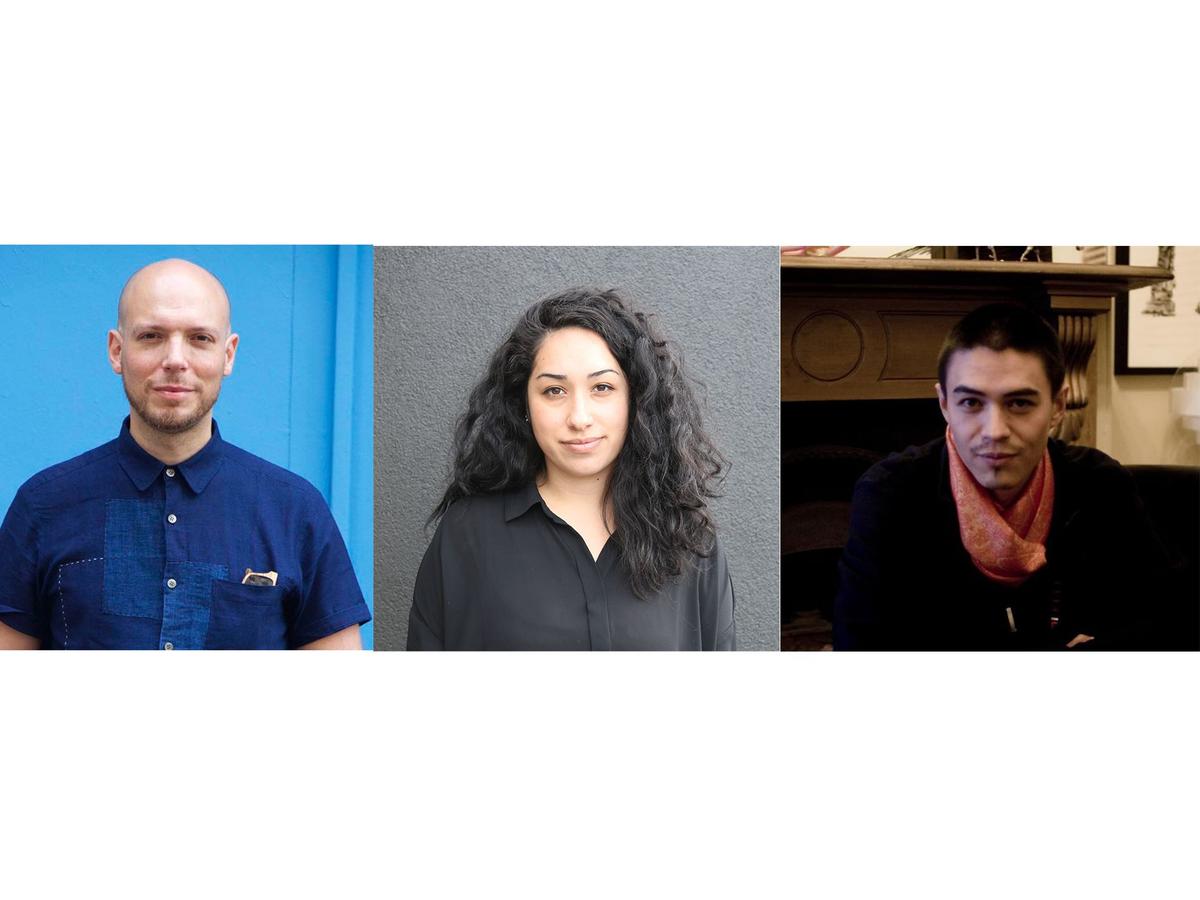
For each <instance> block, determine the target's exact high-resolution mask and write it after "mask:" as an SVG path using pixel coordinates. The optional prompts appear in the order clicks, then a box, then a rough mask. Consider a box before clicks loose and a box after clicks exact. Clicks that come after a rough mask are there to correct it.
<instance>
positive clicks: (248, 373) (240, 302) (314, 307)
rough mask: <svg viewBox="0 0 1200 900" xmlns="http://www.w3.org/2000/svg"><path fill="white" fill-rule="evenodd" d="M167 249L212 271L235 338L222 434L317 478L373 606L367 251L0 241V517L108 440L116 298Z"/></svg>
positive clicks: (117, 390)
mask: <svg viewBox="0 0 1200 900" xmlns="http://www.w3.org/2000/svg"><path fill="white" fill-rule="evenodd" d="M172 256H178V257H182V258H184V259H188V260H191V261H192V262H194V263H197V264H198V265H201V266H204V268H206V269H208V270H209V271H211V272H212V273H213V274H214V275H216V276H217V277H218V278H220V279H221V281H222V283H223V284H224V285H225V288H226V290H227V291H228V292H229V298H230V302H231V304H232V307H233V328H234V331H236V332H237V333H238V334H239V335H241V343H240V344H239V346H238V355H237V361H236V364H235V366H234V370H233V374H232V375H230V376H229V377H228V378H226V379H225V382H224V384H223V385H222V389H221V398H220V400H218V401H217V405H216V407H215V409H214V417H215V418H216V420H217V421H218V422H219V423H220V425H221V434H222V436H224V437H225V438H227V439H228V440H230V441H232V442H233V443H235V444H237V445H238V446H240V447H242V448H244V449H246V450H248V451H250V452H251V453H255V454H257V455H259V456H261V457H263V458H265V459H268V460H270V461H271V462H274V463H277V464H279V465H281V466H284V467H286V468H288V469H290V470H291V471H293V472H296V473H297V474H299V475H302V476H303V477H305V478H307V479H308V480H309V481H311V482H312V483H313V484H314V485H316V487H317V489H318V490H320V491H321V493H322V494H323V495H324V496H325V499H326V500H327V501H328V502H329V505H330V508H331V509H332V510H333V514H334V518H335V519H336V520H337V523H338V527H339V528H340V529H341V531H342V536H343V537H344V538H345V540H346V545H347V546H348V547H349V550H350V557H351V559H352V561H353V563H354V570H355V572H356V573H357V575H358V580H359V583H360V584H361V585H362V589H363V593H364V594H365V595H366V597H367V602H368V603H369V604H370V603H372V596H373V575H374V564H373V555H374V543H373V535H372V527H373V525H372V519H373V493H374V487H373V485H374V462H373V443H374V429H373V423H372V388H373V373H374V368H373V364H372V353H373V344H374V340H373V319H372V296H373V284H374V280H373V279H374V275H373V261H372V260H373V254H372V248H371V247H358V246H355V247H320V246H300V247H265V246H243V247H206V246H124V247H0V360H3V361H4V372H3V377H2V378H0V512H2V511H3V510H7V509H8V505H9V503H10V502H11V500H12V498H13V495H14V494H15V493H16V491H17V488H18V487H20V485H21V483H22V482H24V481H25V480H26V479H27V478H29V477H30V476H31V475H33V474H34V473H35V472H38V471H40V470H41V469H44V468H46V467H47V466H49V465H52V464H54V463H56V462H61V461H62V460H64V459H68V458H70V457H72V456H75V455H76V454H78V453H82V452H83V451H85V450H88V449H90V448H92V447H95V446H97V445H98V444H102V443H104V442H105V441H108V440H111V439H112V438H113V437H115V436H116V434H117V431H118V429H119V427H120V424H121V419H122V418H123V417H124V416H125V415H127V414H128V412H129V407H128V404H127V403H126V400H125V395H124V393H123V392H122V390H121V382H120V378H119V377H118V376H117V375H114V374H113V371H112V369H111V368H109V365H108V359H107V351H106V347H107V343H106V341H107V334H108V330H109V329H110V328H112V327H114V326H115V324H116V313H117V297H118V296H119V295H120V292H121V287H122V285H123V284H124V283H125V280H126V279H127V278H128V277H129V276H130V275H131V274H133V272H134V271H135V270H136V269H138V268H140V267H141V266H144V265H145V264H146V263H150V262H153V261H155V260H158V259H164V258H167V257H172ZM372 605H373V604H372ZM372 635H373V631H372V629H371V626H367V627H366V628H365V629H364V630H363V642H364V645H365V646H367V647H370V646H372Z"/></svg>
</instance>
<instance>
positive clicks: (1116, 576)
mask: <svg viewBox="0 0 1200 900" xmlns="http://www.w3.org/2000/svg"><path fill="white" fill-rule="evenodd" d="M1064 376H1065V365H1064V362H1063V352H1062V347H1061V345H1060V344H1059V341H1058V337H1057V335H1056V334H1055V333H1054V331H1053V329H1051V328H1050V326H1049V325H1047V324H1046V323H1045V322H1044V321H1043V320H1042V319H1041V318H1040V317H1039V316H1038V315H1037V314H1036V313H1034V312H1032V311H1030V310H1029V309H1027V308H1026V307H1023V306H1019V305H1016V304H1001V303H997V304H989V305H986V306H982V307H979V308H978V309H976V310H974V311H973V312H971V313H970V314H968V315H967V316H965V317H964V318H963V319H962V320H961V321H960V322H959V323H958V324H957V325H956V326H955V327H954V328H953V329H952V330H951V332H950V334H949V335H948V336H947V338H946V341H945V343H944V344H943V346H942V350H941V354H940V356H939V359H938V384H937V395H938V403H939V405H940V406H941V410H942V415H943V417H944V418H945V420H946V426H947V427H946V434H945V436H944V437H941V438H938V439H937V440H935V441H933V442H932V443H929V444H926V445H925V446H923V447H910V448H909V449H907V450H905V451H904V452H903V453H899V454H893V455H892V456H890V457H888V458H887V459H885V460H883V461H882V462H880V463H878V464H877V465H875V466H874V467H873V468H871V469H870V470H869V471H868V472H867V473H866V474H865V475H864V476H863V477H862V478H861V479H860V480H859V482H858V485H857V486H856V488H855V491H854V504H853V512H852V515H851V527H850V537H849V541H848V542H847V545H846V548H845V550H844V552H843V554H842V559H841V563H840V566H839V569H840V586H839V590H838V596H837V601H836V605H835V616H834V618H835V622H834V646H835V648H837V649H1076V648H1086V649H1101V648H1105V649H1107V648H1113V649H1116V648H1136V647H1145V646H1148V645H1149V644H1150V643H1151V637H1150V635H1151V633H1152V631H1153V628H1154V627H1155V623H1154V621H1153V616H1152V615H1151V614H1150V613H1149V612H1148V607H1149V606H1150V605H1151V604H1152V603H1153V602H1154V601H1155V600H1156V599H1157V598H1156V590H1157V588H1156V580H1157V578H1158V577H1159V576H1160V575H1161V574H1162V573H1165V572H1166V570H1167V568H1168V561H1167V556H1166V551H1165V550H1164V549H1163V548H1162V545H1161V543H1160V542H1159V541H1158V540H1157V538H1156V536H1155V535H1154V532H1153V529H1152V527H1151V526H1150V524H1149V522H1148V520H1147V518H1146V513H1145V510H1144V508H1143V506H1142V503H1141V500H1140V499H1139V497H1138V495H1137V492H1136V490H1135V489H1134V485H1133V479H1132V477H1131V476H1130V475H1129V473H1128V472H1126V471H1125V470H1124V469H1123V468H1122V467H1121V466H1120V465H1119V464H1118V463H1117V462H1115V461H1114V460H1112V459H1110V458H1109V457H1108V456H1105V455H1104V454H1103V453H1101V452H1100V451H1098V450H1094V449H1091V448H1088V447H1078V446H1071V445H1067V444H1064V443H1062V442H1060V441H1057V440H1052V439H1050V433H1051V431H1052V430H1053V429H1054V428H1055V426H1057V425H1058V423H1059V422H1060V421H1061V420H1062V418H1063V415H1064V414H1065V412H1066V394H1067V388H1066V386H1065V384H1064ZM1141 598H1144V602H1142V601H1141Z"/></svg>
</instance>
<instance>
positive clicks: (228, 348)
mask: <svg viewBox="0 0 1200 900" xmlns="http://www.w3.org/2000/svg"><path fill="white" fill-rule="evenodd" d="M238 340H239V338H238V336H237V335H236V334H231V335H230V336H229V337H227V338H225V374H226V375H229V374H232V372H233V359H234V357H235V356H237V348H238Z"/></svg>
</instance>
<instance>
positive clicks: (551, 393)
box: [542, 384, 566, 397]
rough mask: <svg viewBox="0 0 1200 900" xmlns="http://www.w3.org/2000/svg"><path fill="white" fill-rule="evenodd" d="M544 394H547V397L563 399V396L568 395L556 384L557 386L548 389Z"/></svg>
mask: <svg viewBox="0 0 1200 900" xmlns="http://www.w3.org/2000/svg"><path fill="white" fill-rule="evenodd" d="M542 393H543V394H545V395H546V396H547V397H561V396H562V395H563V394H565V393H566V391H564V390H563V389H562V388H560V387H559V386H558V385H556V384H555V385H551V386H550V387H548V388H546V389H545V390H544V391H542Z"/></svg>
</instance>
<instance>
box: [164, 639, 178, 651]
mask: <svg viewBox="0 0 1200 900" xmlns="http://www.w3.org/2000/svg"><path fill="white" fill-rule="evenodd" d="M163 649H164V650H174V649H175V645H174V644H172V643H171V642H170V641H167V642H166V643H165V644H163Z"/></svg>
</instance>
